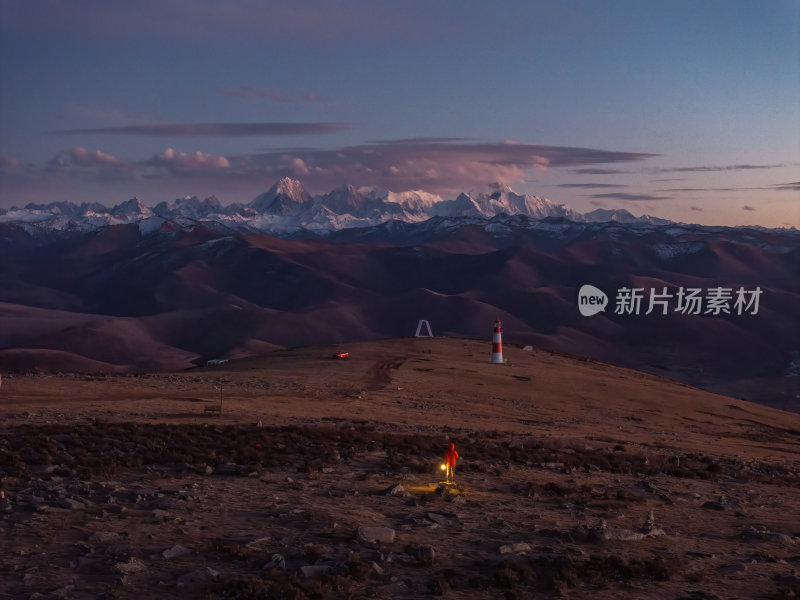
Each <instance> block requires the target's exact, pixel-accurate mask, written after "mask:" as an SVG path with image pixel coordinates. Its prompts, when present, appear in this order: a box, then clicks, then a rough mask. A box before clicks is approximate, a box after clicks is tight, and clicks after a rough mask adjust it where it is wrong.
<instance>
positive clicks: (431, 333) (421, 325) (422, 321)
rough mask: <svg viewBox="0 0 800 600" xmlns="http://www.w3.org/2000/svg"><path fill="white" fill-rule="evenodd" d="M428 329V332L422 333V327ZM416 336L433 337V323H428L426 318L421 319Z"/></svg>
mask: <svg viewBox="0 0 800 600" xmlns="http://www.w3.org/2000/svg"><path fill="white" fill-rule="evenodd" d="M423 326H425V328H426V329H427V330H428V333H427V334H424V333H422V327H423ZM414 337H433V331H431V324H430V323H428V321H426V320H425V319H420V322H419V323H418V324H417V333H415V334H414Z"/></svg>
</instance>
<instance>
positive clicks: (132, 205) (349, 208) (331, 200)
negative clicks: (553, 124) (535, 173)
mask: <svg viewBox="0 0 800 600" xmlns="http://www.w3.org/2000/svg"><path fill="white" fill-rule="evenodd" d="M503 215H505V216H509V217H516V216H522V217H527V218H530V219H536V220H540V219H547V218H561V219H567V220H569V221H572V222H576V223H594V222H618V223H648V224H651V225H667V224H669V223H671V222H670V221H668V220H665V219H658V218H655V217H650V216H648V215H643V216H641V217H635V216H633V215H632V214H631V213H629V212H628V211H626V210H613V211H611V210H602V209H598V210H595V211H592V212H590V213H587V214H581V213H579V212H576V211H575V210H573V209H571V208H569V207H567V206H565V205H563V204H555V203H554V202H552V201H550V200H548V199H547V198H545V197H542V196H534V195H530V194H517V193H516V192H514V190H512V189H511V188H510V187H508V186H507V185H505V184H501V183H492V184H489V185H488V186H487V188H486V189H484V190H473V191H470V192H463V193H461V194H459V195H458V196H457V197H456V198H455V199H452V200H445V199H443V198H442V197H441V196H439V195H437V194H431V193H428V192H425V191H421V190H416V191H407V192H390V191H388V190H385V189H383V188H379V187H355V186H352V185H342V186H339V187H337V188H335V189H333V190H331V191H330V192H328V193H326V194H321V195H318V196H314V197H312V196H311V195H310V194H309V193H308V192H307V191H306V189H305V188H304V187H303V184H302V183H301V182H299V181H297V180H294V179H290V178H288V177H287V178H283V179H281V180H279V181H277V182H276V183H275V184H274V185H273V186H272V187H271V188H270V189H269V190H267V191H266V192H264V193H263V194H260V195H258V196H256V197H255V198H254V199H253V200H252V201H251V202H249V203H248V204H240V203H234V204H229V205H227V206H223V205H222V203H221V202H220V201H219V200H218V199H217V198H216V197H214V196H210V197H208V198H204V199H202V200H201V199H200V198H198V197H197V196H191V197H185V198H178V199H176V200H175V201H173V202H161V203H159V204H157V205H156V206H154V207H152V208H150V207H147V206H145V205H144V204H143V203H142V202H141V201H140V200H139V199H138V198H131V199H130V200H127V201H125V202H122V203H121V204H118V205H116V206H114V207H112V208H108V207H105V206H103V205H102V204H98V203H82V204H74V203H71V202H52V203H50V204H28V205H26V206H25V207H24V208H22V209H20V208H16V207H15V208H11V209H7V210H5V209H0V222H5V223H16V224H22V225H26V226H27V229H28V230H29V232H30V233H36V232H37V231H49V232H72V231H92V230H94V229H97V228H99V227H105V226H109V225H122V224H129V223H141V227H142V228H143V229H148V230H153V229H157V228H158V227H159V226H160V225H162V224H163V223H164V222H165V221H167V220H178V221H180V220H184V219H188V220H190V221H195V222H198V221H199V222H201V223H203V224H205V225H206V226H209V227H210V228H212V229H215V230H219V229H225V230H230V231H235V232H238V233H266V234H270V235H275V236H279V237H292V236H297V235H298V234H302V233H308V234H312V235H315V236H321V237H325V236H328V235H331V234H333V233H335V232H339V231H342V230H346V229H353V228H361V227H375V226H379V225H381V224H383V223H388V222H391V221H399V222H403V223H422V222H425V221H427V220H429V219H432V218H437V217H440V218H449V219H467V220H479V221H490V220H492V219H494V218H497V217H501V216H503Z"/></svg>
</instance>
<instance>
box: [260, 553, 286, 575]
mask: <svg viewBox="0 0 800 600" xmlns="http://www.w3.org/2000/svg"><path fill="white" fill-rule="evenodd" d="M272 567H276V568H278V569H280V570H281V571H285V570H286V559H285V558H284V557H283V555H282V554H273V555H272V558H271V559H270V561H269V562H268V563H267V564H265V565H264V568H265V569H270V568H272Z"/></svg>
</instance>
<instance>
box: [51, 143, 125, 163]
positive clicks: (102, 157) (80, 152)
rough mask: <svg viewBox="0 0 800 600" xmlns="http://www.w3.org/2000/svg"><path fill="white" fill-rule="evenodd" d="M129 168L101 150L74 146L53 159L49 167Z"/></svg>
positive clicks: (122, 161)
mask: <svg viewBox="0 0 800 600" xmlns="http://www.w3.org/2000/svg"><path fill="white" fill-rule="evenodd" d="M73 165H75V166H78V167H87V168H91V167H129V166H130V164H129V163H127V162H126V161H124V160H121V159H119V158H117V157H116V156H113V155H111V154H108V153H107V152H103V151H101V150H87V149H86V148H84V147H83V146H75V147H73V148H70V149H69V150H66V151H65V152H61V153H59V154H58V155H56V156H55V157H53V158H52V159H51V160H50V162H49V163H48V166H50V167H56V168H57V167H69V166H73Z"/></svg>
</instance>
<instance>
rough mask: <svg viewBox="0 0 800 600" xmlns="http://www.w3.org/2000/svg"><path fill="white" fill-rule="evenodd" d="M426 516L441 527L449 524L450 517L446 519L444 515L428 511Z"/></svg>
mask: <svg viewBox="0 0 800 600" xmlns="http://www.w3.org/2000/svg"><path fill="white" fill-rule="evenodd" d="M428 518H429V519H430V520H431V521H433V522H434V523H436V524H437V525H441V526H442V527H447V526H448V525H450V519H448V518H447V517H445V516H444V515H440V514H439V513H433V512H429V513H428Z"/></svg>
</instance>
